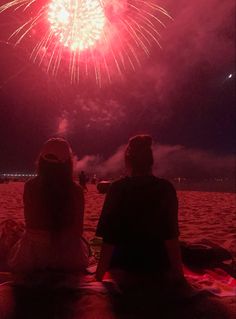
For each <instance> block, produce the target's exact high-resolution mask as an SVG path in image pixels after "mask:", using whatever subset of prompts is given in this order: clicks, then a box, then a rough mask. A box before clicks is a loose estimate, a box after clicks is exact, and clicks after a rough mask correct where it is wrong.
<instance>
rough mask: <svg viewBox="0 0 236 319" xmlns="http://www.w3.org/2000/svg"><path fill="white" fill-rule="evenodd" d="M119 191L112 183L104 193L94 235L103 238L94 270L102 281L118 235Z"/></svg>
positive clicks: (97, 277)
mask: <svg viewBox="0 0 236 319" xmlns="http://www.w3.org/2000/svg"><path fill="white" fill-rule="evenodd" d="M121 196H122V195H121V192H120V190H119V187H118V188H117V185H116V184H115V185H114V184H112V185H111V186H110V188H109V191H108V193H107V195H106V198H105V201H104V205H103V209H102V213H101V216H100V219H99V222H98V225H97V230H96V236H98V237H102V238H103V244H102V247H101V253H100V259H99V262H98V266H97V271H96V279H97V280H98V281H102V279H103V276H104V274H105V272H106V271H107V270H108V269H109V266H110V262H111V258H112V254H113V249H114V246H115V244H116V243H117V242H118V241H119V236H120V217H119V215H120V211H121V208H120V202H121Z"/></svg>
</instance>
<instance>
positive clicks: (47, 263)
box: [8, 229, 89, 272]
mask: <svg viewBox="0 0 236 319" xmlns="http://www.w3.org/2000/svg"><path fill="white" fill-rule="evenodd" d="M88 258H89V247H88V244H87V242H86V241H85V240H84V239H83V238H82V237H80V236H78V235H77V236H76V235H75V234H73V232H67V233H65V232H64V233H63V234H60V235H55V234H54V235H53V234H52V233H50V232H48V231H43V230H32V229H28V230H26V231H25V233H24V235H23V236H22V238H21V239H19V240H18V241H17V243H16V244H15V245H14V246H13V247H12V249H11V251H10V253H9V255H8V265H9V267H10V268H11V270H13V271H15V272H31V271H38V270H45V269H55V270H61V271H82V270H85V268H86V267H87V266H88Z"/></svg>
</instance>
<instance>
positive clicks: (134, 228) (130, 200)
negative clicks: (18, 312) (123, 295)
mask: <svg viewBox="0 0 236 319" xmlns="http://www.w3.org/2000/svg"><path fill="white" fill-rule="evenodd" d="M111 193H112V196H109V194H108V196H107V199H106V203H105V205H104V208H103V211H102V214H101V218H100V221H99V224H98V227H97V232H96V235H97V236H100V237H103V239H104V240H105V241H106V242H109V243H112V244H114V245H115V253H114V255H113V258H112V261H111V262H112V264H114V265H115V264H117V265H118V264H120V265H121V264H123V266H124V267H125V268H127V269H133V270H135V269H141V270H145V269H146V270H148V271H150V270H152V269H153V270H155V269H157V268H164V267H167V266H168V258H167V254H166V249H165V246H164V241H165V240H166V239H168V238H172V237H174V236H178V223H177V210H178V202H177V198H176V192H175V189H174V188H173V186H172V185H171V184H170V183H169V182H168V181H167V180H164V179H160V178H157V177H155V176H153V175H147V176H130V177H125V178H122V179H120V180H118V181H116V182H114V183H113V184H112V186H111ZM119 197H120V198H121V199H122V200H119V201H117V202H115V200H114V198H115V199H117V198H119ZM114 205H115V207H114V208H112V207H113V206H114ZM108 215H109V217H107V216H108ZM107 218H108V219H109V228H108V227H107V226H106V225H107V224H108V222H107V221H106V220H107ZM167 219H168V222H166V220H167ZM154 251H155V252H156V253H154Z"/></svg>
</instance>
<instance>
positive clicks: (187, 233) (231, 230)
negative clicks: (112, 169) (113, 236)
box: [0, 182, 236, 319]
mask: <svg viewBox="0 0 236 319" xmlns="http://www.w3.org/2000/svg"><path fill="white" fill-rule="evenodd" d="M23 187H24V183H21V182H11V183H8V184H1V185H0V223H1V222H2V221H4V220H5V219H13V220H15V221H18V222H23V202H22V193H23ZM85 198H86V208H85V221H84V236H85V237H86V238H87V239H88V240H89V241H90V240H92V239H93V238H94V234H95V230H96V225H97V222H98V218H99V215H100V212H101V208H102V205H103V201H104V195H101V194H99V193H98V191H97V189H96V186H95V185H88V192H86V193H85ZM178 198H179V224H180V233H181V236H180V240H182V241H186V242H190V243H192V242H200V241H202V240H206V239H207V240H210V241H211V242H213V243H216V244H218V245H220V246H222V247H224V248H226V249H227V250H229V251H230V252H231V253H232V254H233V256H234V259H235V258H236V233H235V225H236V198H235V194H233V193H210V192H196V191H195V192H194V191H179V192H178ZM94 298H95V299H94ZM94 298H93V299H91V296H90V299H89V300H90V301H89V302H90V303H91V300H92V304H93V303H94V302H95V304H96V302H97V301H96V298H98V296H96V297H94ZM103 298H104V297H103ZM83 302H84V303H85V305H84V306H83V307H84V308H83V307H82V308H83V309H84V310H86V309H87V308H86V307H88V305H87V302H88V300H87V299H86V298H85V299H84V301H83ZM212 302H213V304H214V302H216V303H217V302H218V301H217V299H214V297H213V299H212ZM213 304H212V305H213ZM108 305H109V303H108V304H107V306H106V307H108ZM219 305H220V307H223V308H224V309H225V310H224V311H226V312H224V311H223V312H222V313H225V317H224V316H223V315H222V314H221V315H220V317H219V314H220V312H219V314H216V313H215V315H214V316H211V318H213V319H214V318H221V319H222V318H233V315H234V314H235V313H236V312H234V309H235V304H234V298H223V299H222V300H221V301H220V304H219ZM208 306H209V305H208ZM106 307H105V308H106ZM188 307H190V306H188ZM201 307H203V306H201ZM212 307H213V306H212ZM108 308H109V307H108ZM213 308H214V307H213ZM213 308H212V309H213ZM201 309H202V308H201ZM103 310H104V309H103ZM90 311H91V309H90ZM107 311H108V310H107V308H106V311H105V312H106V315H104V316H103V317H99V316H95V315H91V312H90V316H87V317H86V316H85V315H84V316H83V318H90V319H91V318H106V319H107V318H113V314H111V313H110V315H108V314H107ZM186 311H187V310H186ZM188 311H191V309H190V308H188ZM188 311H187V312H186V318H187V317H188V316H187V313H188ZM108 312H109V311H108ZM200 312H201V311H200ZM85 313H87V312H86V311H84V314H85ZM226 314H227V315H226ZM188 315H189V313H188ZM182 317H183V316H182ZM73 318H74V317H73ZM75 318H77V317H75ZM127 318H131V317H127ZM132 318H136V317H132ZM163 318H164V317H163ZM188 318H190V317H188ZM193 318H195V317H193ZM196 318H199V319H202V318H208V317H206V316H205V315H204V314H203V313H202V316H199V313H198V315H196Z"/></svg>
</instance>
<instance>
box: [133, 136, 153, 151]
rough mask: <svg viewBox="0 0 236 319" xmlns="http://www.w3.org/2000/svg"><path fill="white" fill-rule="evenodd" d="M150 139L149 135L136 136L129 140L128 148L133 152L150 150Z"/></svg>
mask: <svg viewBox="0 0 236 319" xmlns="http://www.w3.org/2000/svg"><path fill="white" fill-rule="evenodd" d="M151 146H152V137H151V136H150V135H137V136H134V137H132V138H131V139H130V140H129V147H130V148H131V149H133V150H142V149H147V148H151Z"/></svg>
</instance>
